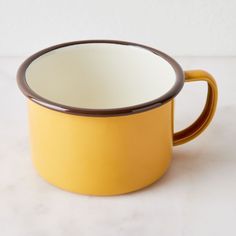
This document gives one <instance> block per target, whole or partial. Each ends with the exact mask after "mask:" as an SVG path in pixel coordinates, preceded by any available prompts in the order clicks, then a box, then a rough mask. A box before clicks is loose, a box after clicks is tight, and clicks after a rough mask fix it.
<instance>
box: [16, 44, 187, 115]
mask: <svg viewBox="0 0 236 236" xmlns="http://www.w3.org/2000/svg"><path fill="white" fill-rule="evenodd" d="M89 43H107V44H120V45H126V46H134V47H140V48H143V49H146V50H148V51H150V52H152V53H154V54H156V55H157V56H160V57H162V58H163V59H164V60H166V61H167V62H168V63H169V64H170V65H171V66H172V68H173V69H174V71H175V74H176V81H175V84H174V86H173V87H172V88H171V89H170V90H169V91H168V92H167V93H165V94H164V95H162V96H161V97H159V98H157V99H154V100H152V101H149V102H145V103H142V104H138V105H134V106H128V107H122V108H113V109H88V108H78V107H71V106H66V105H63V104H59V103H55V102H52V101H50V100H47V99H45V98H43V97H41V96H40V95H38V94H36V93H35V92H34V91H33V90H32V89H31V88H30V87H29V85H28V84H27V82H26V78H25V72H26V69H27V68H28V66H29V65H30V64H31V63H32V62H33V61H34V60H35V59H37V58H38V57H40V56H42V55H43V54H45V53H48V52H50V51H52V50H55V49H58V48H62V47H67V46H71V45H76V44H89ZM17 83H18V86H19V88H20V90H21V91H22V92H23V94H24V95H25V96H26V97H28V98H29V99H30V100H32V101H33V102H36V103H38V104H39V105H42V106H44V107H46V108H49V109H53V110H56V111H60V112H65V113H69V114H74V115H83V116H103V117H106V116H119V115H130V114H135V113H139V112H143V111H147V110H149V109H153V108H156V107H159V106H161V105H163V104H165V103H166V102H168V101H170V100H171V99H173V98H174V97H175V96H176V95H177V94H178V93H179V92H180V90H181V89H182V87H183V84H184V73H183V70H182V68H181V67H180V65H179V64H178V63H177V62H176V61H175V60H174V59H173V58H171V57H170V56H168V55H166V54H165V53H163V52H161V51H159V50H156V49H154V48H151V47H148V46H145V45H141V44H137V43H131V42H125V41H117V40H83V41H74V42H68V43H62V44H58V45H55V46H52V47H49V48H46V49H43V50H41V51H39V52H37V53H35V54H33V55H32V56H30V57H29V58H28V59H26V60H25V61H24V62H23V64H22V65H21V66H20V68H19V69H18V72H17Z"/></svg>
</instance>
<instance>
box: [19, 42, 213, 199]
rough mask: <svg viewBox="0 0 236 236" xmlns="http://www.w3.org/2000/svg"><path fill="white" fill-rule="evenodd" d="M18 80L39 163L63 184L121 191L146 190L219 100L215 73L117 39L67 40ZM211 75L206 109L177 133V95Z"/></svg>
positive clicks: (29, 63) (33, 61) (37, 57)
mask: <svg viewBox="0 0 236 236" xmlns="http://www.w3.org/2000/svg"><path fill="white" fill-rule="evenodd" d="M17 81H18V85H19V87H20V89H21V91H22V92H23V93H24V94H25V95H26V96H27V98H28V105H29V123H30V137H31V146H32V157H33V163H34V165H35V167H36V169H37V171H38V172H39V174H40V175H41V176H42V177H43V178H45V179H46V180H47V181H48V182H50V183H51V184H53V185H56V186H58V187H60V188H62V189H65V190H68V191H73V192H77V193H82V194H92V195H115V194H123V193H127V192H131V191H135V190H138V189H140V188H143V187H145V186H147V185H150V184H151V183H153V182H154V181H156V180H157V179H159V178H160V177H161V176H162V175H163V174H164V173H165V172H166V170H167V169H168V167H169V165H170V162H171V158H172V147H173V145H179V144H183V143H186V142H188V141H190V140H192V139H193V138H195V137H196V136H198V135H199V134H200V133H201V132H202V131H203V130H204V129H205V128H206V127H207V126H208V124H209V123H210V121H211V119H212V117H213V115H214V112H215V109H216V103H217V86H216V83H215V80H214V79H213V77H212V76H211V75H210V74H209V73H207V72H205V71H202V70H194V71H185V72H183V70H182V68H181V67H180V66H179V64H178V63H177V62H176V61H175V60H174V59H173V58H171V57H169V56H168V55H166V54H165V53H163V52H160V51H158V50H156V49H154V48H151V47H148V46H144V45H140V44H136V43H130V42H124V41H113V40H87V41H76V42H69V43H64V44H60V45H56V46H52V47H49V48H47V49H44V50H42V51H40V52H38V53H36V54H34V55H32V56H31V57H29V58H28V59H27V60H26V61H25V62H24V63H23V64H22V65H21V66H20V68H19V70H18V73H17ZM194 81H206V82H207V83H208V95H207V100H206V104H205V107H204V110H203V111H202V113H201V115H200V116H199V118H198V119H197V120H196V121H195V122H194V123H193V124H192V125H191V126H190V127H188V128H186V129H184V130H182V131H180V132H177V133H173V113H174V110H173V104H174V97H175V96H176V95H177V94H178V93H179V92H180V91H181V89H182V87H183V84H184V82H194Z"/></svg>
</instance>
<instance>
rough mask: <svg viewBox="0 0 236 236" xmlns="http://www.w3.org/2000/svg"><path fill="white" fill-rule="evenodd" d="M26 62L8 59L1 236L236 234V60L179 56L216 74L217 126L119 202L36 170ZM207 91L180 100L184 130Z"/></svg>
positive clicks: (193, 89)
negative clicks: (65, 186) (23, 73)
mask: <svg viewBox="0 0 236 236" xmlns="http://www.w3.org/2000/svg"><path fill="white" fill-rule="evenodd" d="M23 59H24V57H0V88H1V93H0V107H1V110H0V113H1V115H0V235H2V236H32V235H33V236H48V235H57V236H62V235H63V236H64V235H68V236H69V235H73V236H74V235H81V236H83V235H85V236H87V235H96V236H118V235H135V236H143V235H148V236H156V235H161V236H170V235H171V236H172V235H173V236H190V235H191V236H199V235H201V236H209V235H214V236H222V235H236V224H235V223H236V221H235V220H236V151H235V148H236V143H235V139H236V123H235V116H236V92H235V91H236V79H235V69H236V57H202V58H201V57H179V58H177V60H178V61H179V62H180V64H181V65H182V66H183V68H184V69H196V68H201V69H205V70H208V71H209V72H211V73H212V74H213V75H214V76H215V77H216V80H217V83H218V86H219V105H218V109H217V113H216V116H215V119H214V120H213V122H212V124H211V125H210V127H209V128H208V129H207V131H205V132H204V133H203V134H202V135H201V136H200V137H198V138H197V139H196V140H194V141H193V142H190V143H188V144H185V145H181V146H178V147H176V148H174V157H173V163H172V166H171V168H170V169H169V171H168V173H167V174H166V175H165V176H164V177H163V178H162V179H161V180H160V181H158V182H156V183H155V184H154V185H152V186H150V187H148V188H145V189H144V190H141V191H138V192H135V193H131V194H126V195H122V196H115V197H93V196H83V195H78V194H73V193H69V192H65V191H62V190H60V189H58V188H56V187H53V186H51V185H49V184H48V183H46V182H45V181H44V180H42V179H41V178H40V177H39V176H38V175H37V173H36V172H35V170H34V168H33V167H32V163H31V159H30V152H29V144H28V130H27V110H26V103H25V98H24V97H23V96H22V95H21V93H20V91H19V90H18V88H17V86H16V81H15V73H16V70H17V67H18V66H19V64H20V63H21V62H22V60H23ZM205 93H206V86H203V85H202V84H200V83H196V84H194V83H191V84H187V85H186V86H185V87H184V89H183V92H182V93H181V94H180V95H179V96H178V97H177V99H176V101H177V102H176V117H175V123H176V128H178V129H180V128H183V127H185V126H186V125H188V124H189V123H190V122H191V121H193V120H194V119H195V118H196V116H197V114H199V112H200V110H201V108H202V105H203V102H204V99H205Z"/></svg>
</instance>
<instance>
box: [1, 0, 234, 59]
mask: <svg viewBox="0 0 236 236" xmlns="http://www.w3.org/2000/svg"><path fill="white" fill-rule="evenodd" d="M235 12H236V4H235V0H225V1H222V0H115V1H114V0H20V1H17V0H0V55H25V54H29V53H32V52H34V51H37V50H39V49H41V48H44V47H47V46H49V45H52V44H56V43H61V42H64V41H71V40H80V39H91V38H109V39H110V38H112V39H123V40H129V41H135V42H140V43H144V44H147V45H150V46H154V47H156V48H159V49H160V50H163V51H166V52H168V53H169V54H171V55H179V56H182V55H185V56H186V55H187V56H193V55H200V56H202V55H208V56H209V55H211V56H212V55H224V56H226V55H235V54H236V42H235V38H236V16H235Z"/></svg>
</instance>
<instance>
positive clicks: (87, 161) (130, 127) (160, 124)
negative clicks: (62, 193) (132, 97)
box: [29, 101, 173, 195]
mask: <svg viewBox="0 0 236 236" xmlns="http://www.w3.org/2000/svg"><path fill="white" fill-rule="evenodd" d="M171 107H172V102H169V103H167V104H165V105H163V106H161V107H159V108H156V109H152V110H149V111H146V112H142V113H138V114H134V115H127V116H116V117H87V116H78V115H71V114H65V113H62V112H58V111H54V110H51V109H48V108H44V107H42V106H40V105H38V104H36V103H34V102H31V101H29V118H30V119H29V120H30V132H31V144H32V156H33V162H34V165H35V167H36V169H37V170H38V172H39V174H40V175H41V176H42V177H43V178H45V179H46V180H47V181H48V182H50V183H52V184H54V185H56V186H58V187H60V188H62V189H66V190H69V191H73V192H78V193H82V194H92V195H114V194H122V193H127V192H131V191H135V190H137V189H140V188H143V187H145V186H147V185H149V184H151V183H153V182H154V181H156V180H157V179H158V178H160V177H161V176H162V175H163V174H164V173H165V171H166V170H167V168H168V167H169V165H170V161H171V156H172V133H173V125H172V109H171Z"/></svg>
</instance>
